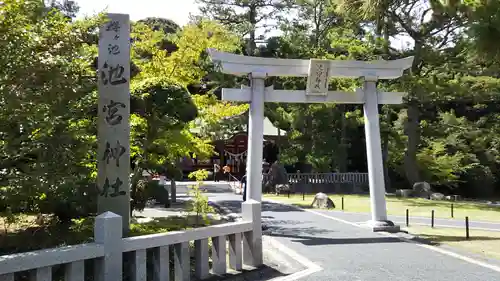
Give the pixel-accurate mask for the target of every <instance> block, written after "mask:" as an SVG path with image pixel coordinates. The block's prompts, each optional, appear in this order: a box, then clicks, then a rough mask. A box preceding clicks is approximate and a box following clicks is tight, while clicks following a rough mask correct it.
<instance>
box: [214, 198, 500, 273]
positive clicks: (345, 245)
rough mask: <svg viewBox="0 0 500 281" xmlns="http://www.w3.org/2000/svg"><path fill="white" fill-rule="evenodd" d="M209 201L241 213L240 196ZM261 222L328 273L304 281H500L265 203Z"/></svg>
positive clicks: (441, 257)
mask: <svg viewBox="0 0 500 281" xmlns="http://www.w3.org/2000/svg"><path fill="white" fill-rule="evenodd" d="M207 195H208V196H209V199H210V200H211V201H216V202H218V203H219V204H221V205H223V206H225V207H227V208H229V209H231V210H232V211H235V212H239V211H240V206H241V196H236V195H234V194H228V193H217V194H216V193H212V194H210V193H209V194H207ZM327 214H328V213H327ZM329 215H332V216H333V215H334V213H329ZM262 216H263V219H265V220H266V221H267V222H266V224H267V225H268V226H269V229H270V234H269V235H270V236H273V237H274V238H275V239H277V240H278V242H281V243H282V244H283V245H285V246H287V247H289V248H290V249H292V250H294V251H295V252H297V253H299V254H301V255H303V256H304V257H305V258H307V259H309V260H311V261H312V262H314V263H316V264H318V265H319V266H321V267H322V268H323V270H321V271H319V272H316V273H313V274H312V275H309V276H306V277H303V278H302V279H300V280H302V281H336V280H339V281H340V280H342V281H351V280H352V281H354V280H356V281H372V280H373V281H378V280H380V281H386V280H391V281H393V280H394V281H395V280H401V281H460V280H463V281H484V280H500V273H499V272H497V271H494V270H492V269H489V268H485V267H482V266H480V265H477V264H474V263H471V262H467V261H464V260H461V259H457V258H454V257H451V256H448V255H445V254H442V253H439V252H435V251H432V250H430V249H427V248H424V247H421V246H419V245H416V244H414V243H408V242H403V241H401V240H399V239H397V238H393V237H388V236H386V235H383V234H380V233H374V232H372V231H370V230H368V229H363V228H360V227H356V226H353V225H350V224H347V223H342V222H339V221H336V220H332V219H329V218H326V217H324V216H320V215H317V214H313V213H310V212H306V211H304V210H298V209H296V208H294V207H291V206H286V205H282V204H276V203H269V202H264V203H263V213H262Z"/></svg>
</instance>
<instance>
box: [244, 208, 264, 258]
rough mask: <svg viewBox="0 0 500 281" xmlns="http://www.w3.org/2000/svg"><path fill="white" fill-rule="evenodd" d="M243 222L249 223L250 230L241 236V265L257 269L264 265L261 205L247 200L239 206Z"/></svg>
mask: <svg viewBox="0 0 500 281" xmlns="http://www.w3.org/2000/svg"><path fill="white" fill-rule="evenodd" d="M241 215H242V218H243V220H245V221H251V222H252V224H253V227H252V230H251V231H249V232H246V233H244V235H243V263H244V264H245V265H249V266H254V267H258V266H260V265H262V264H264V259H263V255H262V216H261V203H260V202H258V201H255V200H252V199H249V200H247V201H245V202H243V203H242V204H241Z"/></svg>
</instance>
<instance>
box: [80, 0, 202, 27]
mask: <svg viewBox="0 0 500 281" xmlns="http://www.w3.org/2000/svg"><path fill="white" fill-rule="evenodd" d="M76 2H77V3H78V5H79V6H80V16H83V15H86V14H87V15H91V14H95V13H98V12H101V11H103V10H105V9H107V11H108V12H109V13H121V14H129V15H130V19H131V20H133V21H136V20H140V19H144V18H146V17H161V18H166V19H170V20H173V21H175V22H176V23H177V24H179V25H181V26H182V25H184V24H186V23H187V22H188V20H189V14H190V13H195V14H196V13H197V12H198V8H197V5H196V4H195V3H194V0H76Z"/></svg>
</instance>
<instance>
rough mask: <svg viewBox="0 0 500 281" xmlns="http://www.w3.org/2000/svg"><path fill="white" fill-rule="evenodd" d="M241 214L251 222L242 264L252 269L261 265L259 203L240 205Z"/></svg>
mask: <svg viewBox="0 0 500 281" xmlns="http://www.w3.org/2000/svg"><path fill="white" fill-rule="evenodd" d="M241 213H242V218H243V220H245V221H251V222H252V230H251V231H248V232H245V233H244V234H243V264H245V265H250V266H254V267H256V266H259V265H262V264H263V263H264V261H263V256H262V215H261V203H260V202H258V201H255V200H253V199H250V200H247V201H245V202H243V203H242V204H241ZM106 281H107V280H106Z"/></svg>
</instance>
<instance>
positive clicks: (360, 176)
mask: <svg viewBox="0 0 500 281" xmlns="http://www.w3.org/2000/svg"><path fill="white" fill-rule="evenodd" d="M288 182H289V183H290V184H294V183H301V182H304V183H314V184H329V183H357V184H361V183H368V173H294V174H288Z"/></svg>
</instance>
